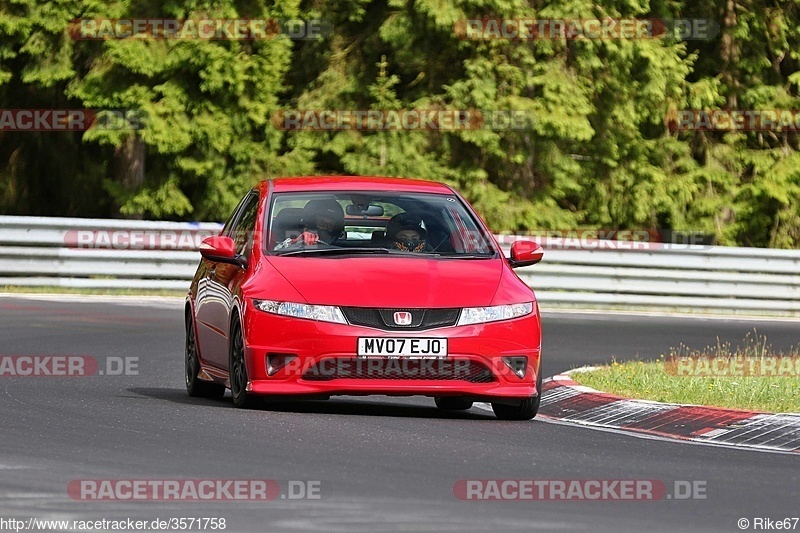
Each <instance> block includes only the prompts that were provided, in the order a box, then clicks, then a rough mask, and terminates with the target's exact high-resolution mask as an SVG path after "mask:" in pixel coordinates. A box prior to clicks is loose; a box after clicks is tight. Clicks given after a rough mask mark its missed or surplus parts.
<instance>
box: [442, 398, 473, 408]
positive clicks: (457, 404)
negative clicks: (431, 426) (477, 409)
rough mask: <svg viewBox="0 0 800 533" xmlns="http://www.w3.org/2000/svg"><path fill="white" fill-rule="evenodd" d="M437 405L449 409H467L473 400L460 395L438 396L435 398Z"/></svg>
mask: <svg viewBox="0 0 800 533" xmlns="http://www.w3.org/2000/svg"><path fill="white" fill-rule="evenodd" d="M434 401H435V402H436V407H438V408H439V409H445V410H447V411H466V410H467V409H469V408H470V407H472V401H471V400H466V399H464V398H459V397H458V396H438V397H436V398H434Z"/></svg>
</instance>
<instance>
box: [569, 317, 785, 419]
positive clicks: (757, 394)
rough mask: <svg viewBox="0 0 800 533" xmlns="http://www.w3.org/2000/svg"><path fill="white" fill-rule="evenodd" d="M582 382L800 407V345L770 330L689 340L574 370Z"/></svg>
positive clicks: (634, 394) (704, 399) (720, 402)
mask: <svg viewBox="0 0 800 533" xmlns="http://www.w3.org/2000/svg"><path fill="white" fill-rule="evenodd" d="M570 376H571V377H572V379H573V380H575V381H576V382H577V383H580V384H581V385H585V386H587V387H591V388H593V389H597V390H600V391H603V392H608V393H611V394H617V395H620V396H625V397H628V398H638V399H643V400H654V401H658V402H667V403H682V404H693V405H708V406H714V407H727V408H732V409H746V410H754V411H766V412H772V413H784V412H788V413H798V412H800V350H798V349H795V348H793V349H791V350H790V351H789V352H787V353H783V352H776V351H774V350H772V348H771V347H770V345H768V344H767V339H766V336H759V335H758V333H757V332H754V335H750V334H748V336H747V337H745V339H744V343H743V344H742V345H740V346H737V347H734V348H732V347H731V345H730V344H728V343H725V344H720V343H719V342H718V343H717V345H716V346H706V347H705V348H703V349H700V350H693V349H690V348H688V347H687V346H685V345H681V346H679V347H678V348H675V349H672V350H670V353H669V354H662V355H661V356H660V357H659V359H658V360H657V361H627V362H622V363H620V362H617V361H615V360H614V361H612V363H611V364H610V365H608V366H603V367H599V368H597V369H595V370H589V371H585V372H584V371H582V372H573V373H571V374H570Z"/></svg>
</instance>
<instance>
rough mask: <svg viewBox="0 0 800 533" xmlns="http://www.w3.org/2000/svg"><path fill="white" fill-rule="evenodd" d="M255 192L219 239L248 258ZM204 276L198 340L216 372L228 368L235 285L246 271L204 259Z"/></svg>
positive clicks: (205, 356)
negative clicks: (229, 240) (230, 242)
mask: <svg viewBox="0 0 800 533" xmlns="http://www.w3.org/2000/svg"><path fill="white" fill-rule="evenodd" d="M258 200H259V195H258V191H255V190H253V191H250V192H249V193H248V194H247V196H245V197H244V199H243V200H242V202H241V203H240V204H239V207H238V208H237V209H236V211H235V212H234V217H232V218H231V220H230V221H229V224H226V227H225V228H224V229H223V231H222V235H225V236H227V237H230V238H232V239H233V240H234V242H235V243H236V251H237V253H239V254H241V255H244V256H245V257H247V256H248V255H249V248H251V247H252V239H253V229H254V228H255V222H256V216H257V213H258ZM203 261H206V262H207V264H206V265H205V268H204V274H205V275H204V276H203V277H202V278H201V280H200V282H199V283H198V299H197V300H198V301H197V336H198V339H199V341H200V343H201V354H202V356H203V359H204V360H205V361H206V362H207V363H210V364H212V365H214V366H216V367H218V368H221V369H224V370H227V368H228V331H229V329H230V313H231V305H232V303H233V292H232V290H233V287H234V286H235V281H236V280H237V279H238V278H239V277H242V276H244V275H245V270H244V269H243V268H242V267H240V266H238V265H232V264H228V263H218V262H214V261H208V260H206V259H204V260H203Z"/></svg>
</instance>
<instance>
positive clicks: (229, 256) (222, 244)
mask: <svg viewBox="0 0 800 533" xmlns="http://www.w3.org/2000/svg"><path fill="white" fill-rule="evenodd" d="M198 249H199V250H200V255H202V256H203V257H205V258H206V259H208V260H209V261H214V262H216V263H228V264H230V265H236V266H238V267H241V268H245V266H246V265H247V260H246V259H245V258H244V256H241V255H239V254H237V253H236V244H235V243H234V242H233V239H231V238H230V237H224V236H221V235H217V236H214V237H208V238H206V239H204V240H203V242H201V243H200V247H199V248H198Z"/></svg>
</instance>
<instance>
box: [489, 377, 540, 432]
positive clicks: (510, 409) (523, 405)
mask: <svg viewBox="0 0 800 533" xmlns="http://www.w3.org/2000/svg"><path fill="white" fill-rule="evenodd" d="M536 393H537V394H536V396H531V397H530V398H525V399H523V400H522V401H520V403H519V404H518V405H505V404H501V403H493V404H492V411H494V416H496V417H497V418H499V419H500V420H530V419H532V418H534V417H535V416H536V414H537V413H538V412H539V404H540V403H541V400H542V367H541V364H540V365H539V375H537V376H536Z"/></svg>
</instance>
